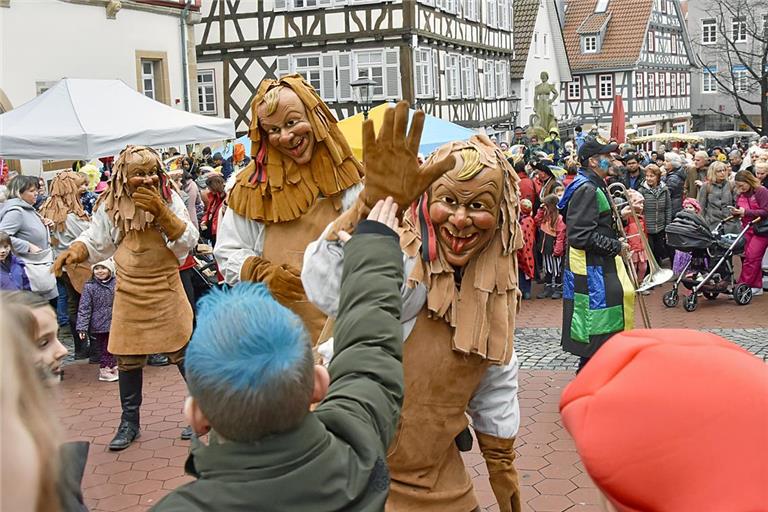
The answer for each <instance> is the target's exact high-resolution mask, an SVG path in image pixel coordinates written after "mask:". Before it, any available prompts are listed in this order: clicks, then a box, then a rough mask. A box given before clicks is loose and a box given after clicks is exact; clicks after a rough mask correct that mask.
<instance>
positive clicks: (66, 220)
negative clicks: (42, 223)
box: [40, 171, 91, 359]
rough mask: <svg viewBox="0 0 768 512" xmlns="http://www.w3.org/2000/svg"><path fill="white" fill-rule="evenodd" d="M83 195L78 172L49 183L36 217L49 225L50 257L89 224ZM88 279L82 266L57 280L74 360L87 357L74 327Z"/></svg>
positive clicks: (82, 177)
mask: <svg viewBox="0 0 768 512" xmlns="http://www.w3.org/2000/svg"><path fill="white" fill-rule="evenodd" d="M86 191H87V178H86V176H85V175H84V174H82V173H80V172H73V171H64V172H61V173H59V174H58V175H56V177H55V178H54V179H53V182H52V183H51V195H50V196H48V199H46V200H45V202H44V203H43V206H42V207H41V208H40V215H41V216H42V217H43V218H45V219H49V220H50V221H52V222H53V225H52V226H51V228H50V229H51V248H52V249H53V255H54V257H58V255H59V254H61V253H62V252H64V251H66V250H67V249H69V246H70V245H71V244H72V242H74V241H75V239H76V238H77V237H78V236H80V234H81V233H82V232H83V231H85V230H86V229H88V226H90V224H91V218H90V215H88V212H86V211H85V209H84V208H83V204H82V202H81V199H82V196H83V194H84V193H85V192H86ZM90 278H91V267H90V266H89V265H84V264H82V263H78V264H75V265H68V266H67V268H66V269H64V273H63V274H62V275H61V277H60V278H59V281H60V284H62V285H64V287H65V288H66V290H67V313H68V316H69V326H70V332H71V333H72V336H73V337H74V338H75V359H84V358H86V357H88V344H87V342H83V341H81V340H80V338H78V337H77V330H76V325H77V311H78V307H79V303H80V294H81V293H82V291H83V286H84V285H85V282H86V281H88V280H89V279H90Z"/></svg>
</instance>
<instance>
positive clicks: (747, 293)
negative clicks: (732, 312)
mask: <svg viewBox="0 0 768 512" xmlns="http://www.w3.org/2000/svg"><path fill="white" fill-rule="evenodd" d="M733 300H735V301H736V304H738V305H739V306H745V305H747V304H749V303H750V302H752V288H751V287H750V286H749V285H746V284H743V283H742V284H740V285H738V286H737V287H736V288H734V289H733Z"/></svg>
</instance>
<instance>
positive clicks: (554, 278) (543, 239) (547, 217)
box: [534, 194, 565, 299]
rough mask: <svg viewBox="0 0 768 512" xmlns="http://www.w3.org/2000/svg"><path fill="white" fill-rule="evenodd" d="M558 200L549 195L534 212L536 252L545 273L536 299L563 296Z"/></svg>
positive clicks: (562, 232) (562, 227)
mask: <svg viewBox="0 0 768 512" xmlns="http://www.w3.org/2000/svg"><path fill="white" fill-rule="evenodd" d="M557 202H558V198H557V196H556V195H555V194H550V195H548V196H545V197H544V199H542V205H541V208H539V211H538V212H536V217H535V219H534V220H535V221H536V226H537V227H538V228H539V229H540V230H541V236H540V237H539V246H538V250H539V251H540V252H541V255H542V264H543V265H542V266H543V268H544V271H545V272H546V277H545V280H544V281H545V283H546V286H545V288H544V290H542V291H541V293H539V294H538V295H537V296H536V298H538V299H544V298H546V297H552V298H553V299H560V298H562V296H563V277H562V275H563V265H562V263H563V262H562V257H563V256H564V255H565V222H563V216H562V215H560V212H559V211H558V209H557Z"/></svg>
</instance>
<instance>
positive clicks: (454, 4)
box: [437, 0, 459, 14]
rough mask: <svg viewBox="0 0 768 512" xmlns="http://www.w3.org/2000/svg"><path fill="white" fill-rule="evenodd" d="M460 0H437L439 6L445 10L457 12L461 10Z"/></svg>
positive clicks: (452, 12)
mask: <svg viewBox="0 0 768 512" xmlns="http://www.w3.org/2000/svg"><path fill="white" fill-rule="evenodd" d="M458 2H459V0H437V7H439V8H440V9H442V10H443V11H445V12H449V13H451V14H456V13H457V12H459V9H458Z"/></svg>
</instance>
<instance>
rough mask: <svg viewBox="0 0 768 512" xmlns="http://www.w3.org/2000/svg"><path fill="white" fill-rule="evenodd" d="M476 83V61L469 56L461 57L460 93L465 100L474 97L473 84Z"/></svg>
mask: <svg viewBox="0 0 768 512" xmlns="http://www.w3.org/2000/svg"><path fill="white" fill-rule="evenodd" d="M476 81H477V59H475V58H474V57H471V56H469V55H463V56H462V57H461V92H462V96H463V97H464V98H466V99H473V98H474V97H475V83H476Z"/></svg>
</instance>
